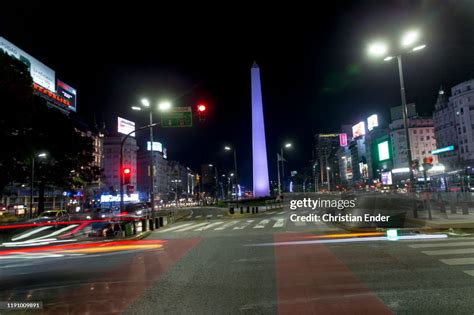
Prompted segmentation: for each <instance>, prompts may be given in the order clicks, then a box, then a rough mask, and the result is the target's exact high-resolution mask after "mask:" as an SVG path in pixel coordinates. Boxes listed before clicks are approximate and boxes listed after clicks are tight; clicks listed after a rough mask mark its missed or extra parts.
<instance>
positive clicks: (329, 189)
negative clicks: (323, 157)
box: [326, 166, 331, 191]
mask: <svg viewBox="0 0 474 315" xmlns="http://www.w3.org/2000/svg"><path fill="white" fill-rule="evenodd" d="M330 170H331V168H330V167H329V166H327V167H326V177H327V178H328V191H331V183H330V180H329V171H330Z"/></svg>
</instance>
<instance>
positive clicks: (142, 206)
mask: <svg viewBox="0 0 474 315" xmlns="http://www.w3.org/2000/svg"><path fill="white" fill-rule="evenodd" d="M150 214H151V208H150V206H149V205H148V204H146V203H130V204H128V205H126V206H125V209H124V210H123V211H122V212H120V216H121V217H138V218H141V217H146V216H149V215H150Z"/></svg>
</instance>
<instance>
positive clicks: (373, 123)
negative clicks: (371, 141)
mask: <svg viewBox="0 0 474 315" xmlns="http://www.w3.org/2000/svg"><path fill="white" fill-rule="evenodd" d="M378 126H379V117H378V116H377V114H374V115H372V116H370V117H369V118H367V129H369V131H371V130H372V129H374V128H375V127H378Z"/></svg>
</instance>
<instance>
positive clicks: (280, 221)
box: [273, 219, 285, 228]
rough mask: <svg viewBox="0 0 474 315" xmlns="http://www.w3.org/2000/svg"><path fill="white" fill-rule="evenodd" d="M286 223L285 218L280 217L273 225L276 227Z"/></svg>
mask: <svg viewBox="0 0 474 315" xmlns="http://www.w3.org/2000/svg"><path fill="white" fill-rule="evenodd" d="M283 225H285V219H278V220H277V221H276V223H275V224H274V225H273V227H274V228H279V227H282V226H283Z"/></svg>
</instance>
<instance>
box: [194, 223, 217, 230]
mask: <svg viewBox="0 0 474 315" xmlns="http://www.w3.org/2000/svg"><path fill="white" fill-rule="evenodd" d="M223 222H224V221H216V222H213V223H210V224H208V225H206V226H203V227H201V228H199V229H195V230H194V231H205V230H208V229H210V228H212V227H214V226H216V225H219V224H222V223H223Z"/></svg>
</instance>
